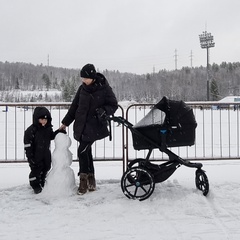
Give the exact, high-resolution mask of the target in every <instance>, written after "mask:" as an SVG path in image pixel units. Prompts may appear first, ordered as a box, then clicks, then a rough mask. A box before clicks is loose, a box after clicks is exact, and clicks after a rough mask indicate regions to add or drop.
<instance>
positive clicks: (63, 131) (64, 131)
mask: <svg viewBox="0 0 240 240" xmlns="http://www.w3.org/2000/svg"><path fill="white" fill-rule="evenodd" d="M58 133H64V134H67V132H66V130H65V129H58V130H56V131H55V132H54V138H55V137H56V135H57V134H58Z"/></svg>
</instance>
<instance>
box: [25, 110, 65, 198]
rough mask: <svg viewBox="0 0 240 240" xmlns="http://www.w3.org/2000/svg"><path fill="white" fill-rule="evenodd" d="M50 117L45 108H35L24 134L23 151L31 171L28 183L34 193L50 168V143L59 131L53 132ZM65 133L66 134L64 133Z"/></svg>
mask: <svg viewBox="0 0 240 240" xmlns="http://www.w3.org/2000/svg"><path fill="white" fill-rule="evenodd" d="M51 122H52V117H51V114H50V112H49V111H48V109H47V108H45V107H36V108H35V109H34V112H33V124H32V125H31V126H29V127H28V128H27V129H26V131H25V133H24V149H25V153H26V157H27V160H28V163H29V166H30V169H31V172H30V174H29V183H30V186H31V187H32V188H33V190H34V192H35V193H36V194H37V193H40V192H41V191H42V188H43V187H44V183H45V178H46V175H47V173H48V171H49V170H50V168H51V151H50V142H51V140H53V139H54V138H55V136H56V134H57V133H58V132H60V131H59V130H57V131H55V132H53V129H52V124H51ZM65 133H66V132H65Z"/></svg>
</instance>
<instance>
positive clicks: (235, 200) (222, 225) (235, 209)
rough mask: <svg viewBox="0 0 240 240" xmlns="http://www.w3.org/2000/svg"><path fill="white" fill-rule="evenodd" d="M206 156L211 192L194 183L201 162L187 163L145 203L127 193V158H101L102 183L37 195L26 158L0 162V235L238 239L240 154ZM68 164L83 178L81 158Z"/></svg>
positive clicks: (22, 238) (24, 239)
mask: <svg viewBox="0 0 240 240" xmlns="http://www.w3.org/2000/svg"><path fill="white" fill-rule="evenodd" d="M60 152H61V151H60ZM60 152H59V153H58V154H60ZM63 152H64V151H62V153H63ZM58 154H57V155H58ZM55 155H56V154H55ZM55 157H60V156H59V155H58V156H55ZM202 163H203V165H204V167H203V169H204V170H205V171H206V174H207V176H208V178H209V182H210V192H209V194H208V196H207V197H204V196H203V195H202V193H201V192H200V191H199V190H197V189H196V187H195V182H194V181H195V169H192V168H187V167H185V166H181V167H180V168H179V169H177V170H176V172H175V173H174V174H173V175H172V176H171V177H170V178H169V179H168V180H166V181H165V182H163V183H157V184H156V186H155V190H154V192H153V194H152V195H151V196H150V198H148V199H147V200H145V201H141V202H140V201H137V200H130V199H128V198H126V197H125V195H124V194H123V193H122V191H121V186H120V179H121V176H122V163H121V162H95V170H96V179H97V190H96V191H95V192H91V193H87V194H85V195H83V196H79V195H77V194H76V193H75V192H74V193H73V194H71V195H66V194H61V192H55V194H51V192H49V191H45V190H44V191H43V192H42V193H40V194H38V195H36V194H34V193H33V191H32V189H31V188H30V186H29V184H28V174H29V167H28V165H27V164H26V163H8V164H7V163H3V164H0V182H1V184H0V196H1V197H0V206H1V212H0V239H1V240H12V239H14V240H28V239H29V240H34V239H44V240H45V239H51V240H54V239H70V240H71V239H84V240H98V239H99V240H107V239H111V240H112V239H114V240H120V239H124V240H128V239H138V240H139V239H140V240H145V239H161V240H165V239H166V240H170V239H171V240H180V239H181V240H188V239H193V240H199V239H204V240H208V239H211V240H215V239H216V240H226V239H228V240H237V239H239V238H240V181H239V180H240V175H239V171H240V161H239V160H227V161H222V160H221V161H203V162H202ZM69 168H71V169H72V170H73V171H74V175H75V182H76V184H78V177H77V172H78V163H77V162H73V163H72V165H71V166H67V167H66V169H68V170H69ZM53 169H54V168H53ZM66 169H65V170H66ZM52 171H53V170H52ZM50 173H51V172H50ZM50 173H49V176H50ZM64 173H65V172H64V168H63V169H62V170H60V173H57V176H55V178H56V179H59V181H61V177H64ZM69 176H70V175H69ZM69 178H71V177H69ZM56 188H58V186H56ZM64 188H66V186H65V185H63V190H64ZM65 190H66V191H68V190H67V189H65Z"/></svg>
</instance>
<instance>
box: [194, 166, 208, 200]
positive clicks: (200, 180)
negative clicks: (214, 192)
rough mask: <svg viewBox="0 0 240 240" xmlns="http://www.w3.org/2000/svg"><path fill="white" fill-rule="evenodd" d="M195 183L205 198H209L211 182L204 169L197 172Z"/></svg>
mask: <svg viewBox="0 0 240 240" xmlns="http://www.w3.org/2000/svg"><path fill="white" fill-rule="evenodd" d="M195 183H196V187H197V189H199V190H200V191H202V192H203V195H204V196H207V194H208V192H209V182H208V177H207V175H206V173H205V172H204V171H203V170H202V169H197V170H196V178H195Z"/></svg>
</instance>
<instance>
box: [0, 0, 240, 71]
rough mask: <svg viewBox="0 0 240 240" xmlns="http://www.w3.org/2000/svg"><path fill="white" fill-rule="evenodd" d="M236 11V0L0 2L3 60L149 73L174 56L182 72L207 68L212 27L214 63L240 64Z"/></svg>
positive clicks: (164, 66) (239, 3)
mask: <svg viewBox="0 0 240 240" xmlns="http://www.w3.org/2000/svg"><path fill="white" fill-rule="evenodd" d="M239 11H240V1H239V0H229V1H226V0H0V32H1V33H0V61H2V62H5V61H8V62H26V63H33V64H35V65H36V64H41V63H42V64H43V65H47V64H48V55H49V65H51V66H56V67H64V68H76V69H80V68H81V67H82V66H83V65H84V64H86V63H93V64H94V65H95V66H96V68H98V69H99V70H100V71H102V70H105V69H108V70H119V71H120V72H132V73H138V74H144V73H150V72H152V71H153V69H155V72H157V71H159V70H161V69H167V70H173V69H175V66H176V65H175V64H176V62H175V54H176V55H177V68H178V69H180V68H181V67H183V66H189V67H190V66H191V60H192V66H193V67H196V66H200V65H203V66H206V62H207V53H206V49H201V47H200V41H199V34H201V33H202V32H203V31H205V30H207V31H208V32H210V33H211V34H212V35H213V36H214V41H215V47H214V48H211V49H210V63H213V62H214V63H217V64H220V63H221V62H223V61H226V62H239V61H240V26H239V25H240V14H239ZM175 50H176V52H175ZM191 51H192V54H191ZM191 55H192V57H191Z"/></svg>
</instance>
